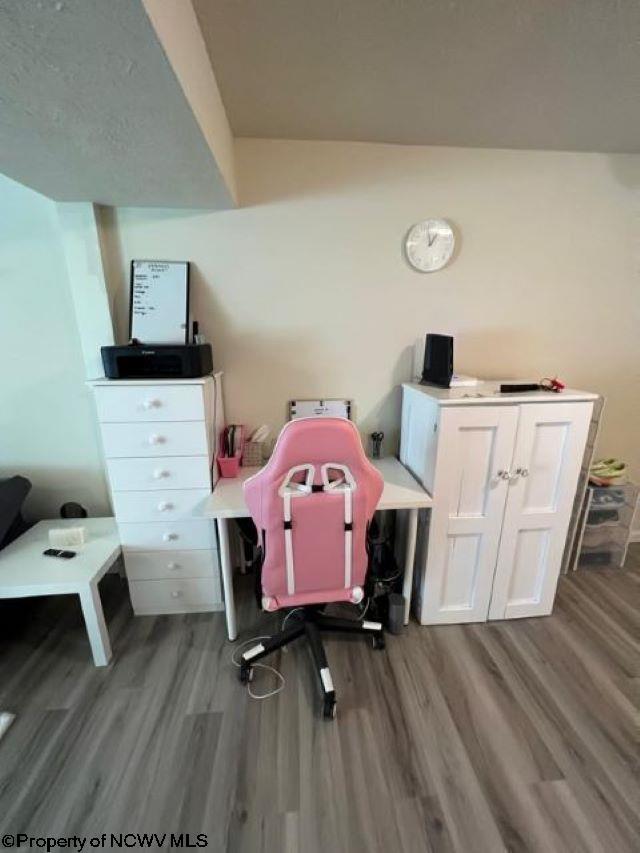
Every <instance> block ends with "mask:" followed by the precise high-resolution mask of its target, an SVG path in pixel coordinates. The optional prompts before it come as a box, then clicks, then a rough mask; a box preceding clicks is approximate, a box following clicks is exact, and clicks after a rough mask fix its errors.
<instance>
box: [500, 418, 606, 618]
mask: <svg viewBox="0 0 640 853" xmlns="http://www.w3.org/2000/svg"><path fill="white" fill-rule="evenodd" d="M592 406H593V404H592V403H555V402H549V403H540V404H531V405H526V406H521V407H520V419H519V423H518V434H517V437H516V445H515V450H514V454H513V462H512V465H511V475H512V477H511V480H510V482H509V488H508V497H507V506H506V509H505V516H504V523H503V526H502V537H501V540H500V551H499V554H498V563H497V567H496V576H495V580H494V584H493V594H492V597H491V607H490V610H489V618H490V619H513V618H516V617H519V616H544V615H546V614H548V613H551V610H552V608H553V599H554V597H555V592H556V585H557V582H558V574H559V571H560V562H561V560H562V552H563V549H564V544H565V538H566V535H567V528H568V526H569V518H570V515H571V507H572V505H573V500H574V497H575V492H576V485H577V482H578V474H579V472H580V466H581V464H582V456H583V453H584V446H585V442H586V439H587V432H588V429H589V421H590V419H591V409H592Z"/></svg>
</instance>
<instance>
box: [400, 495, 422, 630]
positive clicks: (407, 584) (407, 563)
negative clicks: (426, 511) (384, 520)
mask: <svg viewBox="0 0 640 853" xmlns="http://www.w3.org/2000/svg"><path fill="white" fill-rule="evenodd" d="M417 534H418V510H417V509H410V510H409V518H408V520H407V545H406V550H405V555H404V582H403V584H402V594H403V596H404V624H405V625H408V624H409V613H410V612H411V593H412V591H413V564H414V562H415V558H416V537H417Z"/></svg>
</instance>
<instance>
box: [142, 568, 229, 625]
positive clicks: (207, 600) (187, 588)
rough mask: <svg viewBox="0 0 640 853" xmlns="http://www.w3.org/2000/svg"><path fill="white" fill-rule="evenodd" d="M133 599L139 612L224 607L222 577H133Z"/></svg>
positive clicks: (175, 611)
mask: <svg viewBox="0 0 640 853" xmlns="http://www.w3.org/2000/svg"><path fill="white" fill-rule="evenodd" d="M129 594H130V595H131V603H132V604H133V609H134V610H135V612H136V613H137V614H139V615H140V614H153V613H189V612H191V611H194V612H203V611H206V610H222V607H223V605H222V595H221V593H220V581H219V579H218V577H217V575H215V576H213V577H209V578H188V579H184V580H182V579H179V580H145V581H129Z"/></svg>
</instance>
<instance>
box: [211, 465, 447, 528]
mask: <svg viewBox="0 0 640 853" xmlns="http://www.w3.org/2000/svg"><path fill="white" fill-rule="evenodd" d="M371 462H372V464H373V465H375V467H376V468H377V469H378V471H380V473H381V474H382V476H383V478H384V490H383V492H382V497H381V498H380V503H379V504H378V506H377V509H379V510H383V509H421V508H423V507H430V506H431V505H432V504H433V499H432V498H431V495H430V494H429V493H428V492H426V491H425V490H424V489H423V488H422V486H421V485H420V483H418V481H417V480H416V479H414V477H413V476H412V474H410V472H409V471H407V469H406V468H405V467H404V465H403V464H402V463H401V462H399V461H398V460H397V459H396V458H395V457H393V456H387V457H385V458H384V459H372V460H371ZM259 470H260V468H259V467H255V468H240V474H239V476H238V477H233V478H230V477H229V478H227V477H221V478H220V479H219V480H218V482H217V483H216V487H215V489H214V490H213V493H212V494H211V495H210V496H209V497H207V498H205V500H204V501H203V503H202V504H201V513H202V515H203V516H204V517H205V518H246V517H248V515H249V511H248V510H247V505H246V503H245V502H244V495H243V492H242V485H243V483H244V481H245V480H247V479H248V478H249V477H251V476H253V475H254V474H255V473H256V472H257V471H259Z"/></svg>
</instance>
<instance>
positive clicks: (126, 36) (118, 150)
mask: <svg viewBox="0 0 640 853" xmlns="http://www.w3.org/2000/svg"><path fill="white" fill-rule="evenodd" d="M0 172H3V173H4V174H6V175H8V176H9V177H11V178H13V179H14V180H17V181H19V182H21V183H23V184H26V185H28V186H30V187H33V188H34V189H36V190H38V191H39V192H41V193H44V194H45V195H48V196H49V197H51V198H54V199H56V200H61V201H96V202H101V203H103V204H113V205H132V204H133V205H154V206H155V205H158V206H161V205H171V206H173V207H214V208H215V207H229V206H231V205H232V200H231V197H230V195H229V192H228V190H227V187H226V184H225V182H224V180H223V179H222V177H221V175H220V172H219V170H218V167H217V164H216V161H215V160H214V158H213V156H212V153H211V150H210V148H209V147H208V145H207V143H206V141H205V139H204V137H203V135H202V131H201V130H200V128H199V126H198V124H197V122H196V119H195V118H194V115H193V113H192V111H191V108H190V107H189V104H188V103H187V100H186V98H185V96H184V93H183V90H182V88H181V87H180V85H179V83H178V81H177V79H176V77H175V75H174V73H173V71H172V69H171V66H170V65H169V63H168V61H167V59H166V57H165V54H164V52H163V49H162V47H161V46H160V43H159V42H158V39H157V37H156V34H155V32H154V30H153V27H152V26H151V23H150V22H149V19H148V18H147V15H146V13H145V11H144V8H143V6H142V3H141V2H140V0H0Z"/></svg>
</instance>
